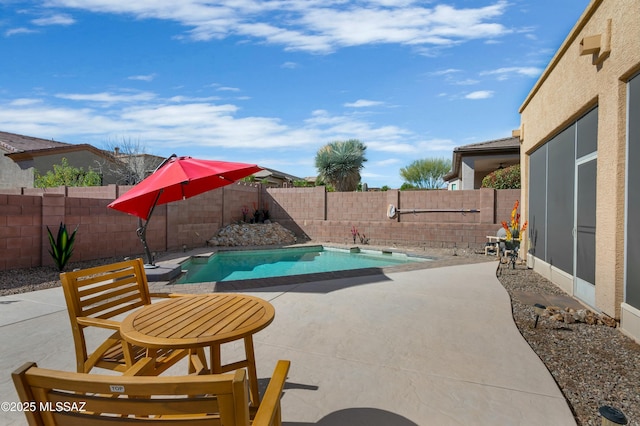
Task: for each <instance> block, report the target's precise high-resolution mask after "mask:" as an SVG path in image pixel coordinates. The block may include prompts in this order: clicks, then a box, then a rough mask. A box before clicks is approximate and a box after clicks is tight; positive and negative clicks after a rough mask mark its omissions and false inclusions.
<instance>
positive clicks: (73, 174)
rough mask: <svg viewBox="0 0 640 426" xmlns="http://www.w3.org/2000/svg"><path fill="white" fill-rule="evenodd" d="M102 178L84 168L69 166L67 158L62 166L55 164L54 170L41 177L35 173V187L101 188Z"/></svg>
mask: <svg viewBox="0 0 640 426" xmlns="http://www.w3.org/2000/svg"><path fill="white" fill-rule="evenodd" d="M101 184H102V178H101V177H100V175H99V174H98V173H97V172H95V171H94V170H91V169H89V170H88V171H86V172H85V171H84V170H83V168H82V167H79V168H78V167H73V166H70V165H69V162H68V161H67V159H66V158H62V160H61V161H60V164H54V165H53V170H49V171H47V173H45V174H44V175H41V174H40V172H38V171H37V170H36V171H35V180H34V186H35V187H36V188H52V187H56V186H100V185H101Z"/></svg>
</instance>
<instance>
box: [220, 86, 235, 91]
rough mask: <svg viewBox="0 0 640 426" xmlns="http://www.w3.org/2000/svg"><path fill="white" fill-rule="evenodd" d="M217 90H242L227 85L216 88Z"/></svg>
mask: <svg viewBox="0 0 640 426" xmlns="http://www.w3.org/2000/svg"><path fill="white" fill-rule="evenodd" d="M216 90H217V91H218V92H239V91H240V89H238V88H237V87H227V86H220V87H218V88H216Z"/></svg>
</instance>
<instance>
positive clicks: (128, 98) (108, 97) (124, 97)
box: [55, 92, 156, 104]
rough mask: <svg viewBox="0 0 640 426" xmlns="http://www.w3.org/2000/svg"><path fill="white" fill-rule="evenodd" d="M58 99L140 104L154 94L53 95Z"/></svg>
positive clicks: (151, 97) (153, 96)
mask: <svg viewBox="0 0 640 426" xmlns="http://www.w3.org/2000/svg"><path fill="white" fill-rule="evenodd" d="M55 96H56V97H57V98H60V99H68V100H72V101H90V102H100V103H106V104H113V103H121V102H140V101H149V100H151V99H153V98H155V96H156V95H155V94H153V93H151V92H143V93H134V94H126V93H125V94H116V93H109V92H101V93H88V94H87V93H58V94H56V95H55Z"/></svg>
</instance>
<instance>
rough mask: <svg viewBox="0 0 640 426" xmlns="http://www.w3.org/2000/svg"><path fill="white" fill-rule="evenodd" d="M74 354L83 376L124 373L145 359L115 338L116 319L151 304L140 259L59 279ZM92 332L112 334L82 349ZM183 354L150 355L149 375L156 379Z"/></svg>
mask: <svg viewBox="0 0 640 426" xmlns="http://www.w3.org/2000/svg"><path fill="white" fill-rule="evenodd" d="M60 281H62V288H63V290H64V297H65V299H66V302H67V311H68V313H69V320H70V321H71V331H72V333H73V341H74V345H75V353H76V369H77V371H78V372H79V373H88V372H90V371H91V369H93V368H94V367H99V368H105V369H109V370H115V371H120V372H124V371H126V370H127V369H129V368H131V367H132V366H133V364H134V363H135V362H136V361H138V360H139V359H141V358H143V357H146V356H147V355H148V353H147V349H145V348H141V347H137V346H133V345H131V344H129V343H127V342H126V341H124V340H123V339H122V338H121V337H120V321H118V320H117V319H116V317H118V316H120V318H121V316H122V314H126V313H129V312H131V311H133V310H135V309H138V308H139V307H141V306H144V305H148V304H150V303H151V297H169V296H171V295H169V294H153V295H152V294H150V293H149V287H148V282H147V275H146V273H145V271H144V265H143V262H142V259H134V260H128V261H124V262H118V263H113V264H110V265H103V266H96V267H93V268H87V269H82V270H79V271H73V272H65V273H62V274H60ZM89 327H97V328H102V329H107V330H113V333H112V334H111V335H110V336H109V337H108V338H106V340H104V341H103V342H102V343H101V344H99V345H98V347H96V348H95V349H93V350H91V351H90V350H88V349H87V336H86V335H85V329H87V328H89ZM188 354H189V351H188V350H187V349H183V350H164V351H163V350H160V349H158V350H157V352H156V353H155V358H156V360H157V362H156V366H155V373H156V374H160V373H162V372H163V371H165V370H166V369H168V368H169V367H171V366H172V365H174V364H175V363H176V362H178V361H179V360H180V359H182V358H183V357H185V356H187V355H188Z"/></svg>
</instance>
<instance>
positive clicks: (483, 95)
mask: <svg viewBox="0 0 640 426" xmlns="http://www.w3.org/2000/svg"><path fill="white" fill-rule="evenodd" d="M492 96H493V91H492V90H478V91H476V92H471V93H468V94H467V95H465V99H473V100H476V99H488V98H490V97H492Z"/></svg>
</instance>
